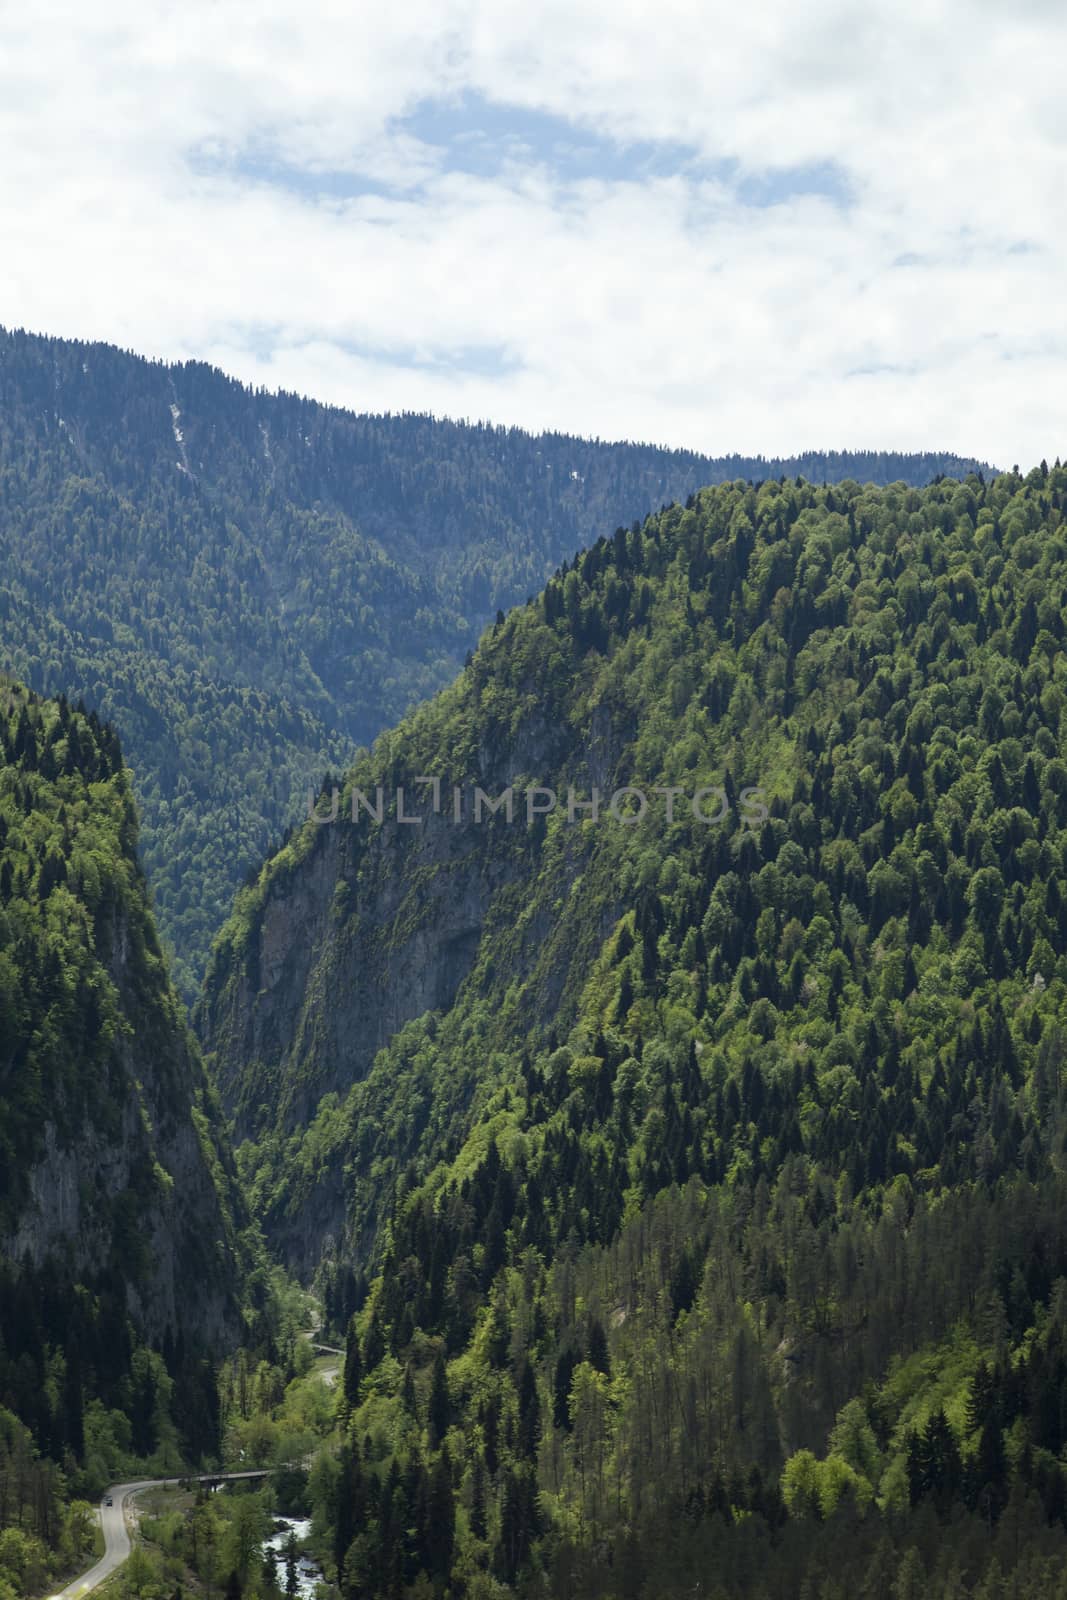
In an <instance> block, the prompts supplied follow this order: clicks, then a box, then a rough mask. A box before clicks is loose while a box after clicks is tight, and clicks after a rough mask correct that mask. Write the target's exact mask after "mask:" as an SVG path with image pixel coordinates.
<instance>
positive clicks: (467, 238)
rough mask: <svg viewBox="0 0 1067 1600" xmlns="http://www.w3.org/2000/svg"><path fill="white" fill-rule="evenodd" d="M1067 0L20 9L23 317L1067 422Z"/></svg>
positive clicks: (411, 393) (4, 30) (445, 386)
mask: <svg viewBox="0 0 1067 1600" xmlns="http://www.w3.org/2000/svg"><path fill="white" fill-rule="evenodd" d="M1065 61H1067V7H1065V6H1064V5H1063V4H1062V3H1061V0H1013V3H1012V5H1011V6H1005V5H1002V4H997V3H994V0H967V3H957V4H951V3H944V0H921V3H919V0H893V3H892V4H884V3H882V0H866V3H863V4H860V3H859V0H850V3H848V4H844V3H841V0H806V3H805V4H804V5H798V4H797V3H796V0H788V3H779V0H763V3H762V4H759V5H739V4H737V3H736V0H735V3H732V4H730V5H729V6H727V5H721V4H710V5H709V4H707V3H706V0H657V3H656V4H655V5H653V4H650V3H647V0H565V3H564V0H527V3H524V4H522V5H518V4H508V5H505V4H501V3H500V0H497V4H495V5H491V4H487V3H482V0H429V3H424V0H405V3H403V4H396V5H392V6H378V5H370V4H364V5H356V4H352V3H351V0H349V3H348V4H345V5H341V4H338V3H335V0H303V3H301V4H299V5H297V4H294V3H292V0H289V3H287V4H284V5H279V4H275V3H273V0H255V3H254V4H246V3H245V0H227V3H225V4H217V3H205V0H187V3H185V4H182V5H180V6H179V5H177V4H173V3H167V4H162V3H155V0H137V3H136V4H132V3H127V0H93V4H92V5H85V4H84V3H83V0H78V3H77V4H76V5H72V4H59V3H56V0H35V3H34V4H33V5H22V6H16V5H8V6H5V7H0V141H2V142H0V149H2V151H3V157H2V159H0V218H2V224H0V226H2V230H3V231H2V235H0V324H3V325H4V326H6V327H9V328H14V327H23V328H28V329H31V330H33V331H36V332H42V333H51V334H61V335H65V336H68V337H76V338H84V339H104V340H108V341H110V342H113V343H116V344H119V345H122V346H124V347H126V348H130V349H133V350H136V351H138V352H140V353H143V354H146V355H151V356H161V357H165V358H168V359H174V360H184V359H188V358H197V359H202V360H207V361H211V362H213V363H215V364H217V365H218V366H220V367H222V368H223V369H224V370H225V371H227V372H229V373H232V374H234V375H235V376H237V377H239V378H242V379H244V380H245V381H247V382H250V383H253V384H257V385H263V386H265V387H267V388H271V389H275V388H285V389H290V390H296V391H297V392H300V393H304V394H309V395H312V396H314V397H315V398H318V399H321V400H326V401H330V402H333V403H336V404H340V405H345V406H348V407H351V408H352V409H354V410H357V411H386V410H389V411H402V410H407V411H432V412H434V413H435V414H436V415H438V416H453V417H469V418H471V419H485V420H490V421H493V422H500V423H508V424H518V425H521V426H524V427H528V428H532V429H535V430H539V429H542V428H551V429H560V430H563V431H567V432H574V433H580V434H585V435H591V436H596V437H600V438H604V439H609V438H610V439H616V438H629V439H638V440H648V441H654V442H656V443H662V444H669V445H674V446H688V447H690V448H693V449H697V450H701V451H705V452H707V453H709V454H711V455H719V454H724V453H727V452H729V451H734V450H736V451H739V452H742V453H745V454H756V453H763V454H766V455H784V454H789V453H792V452H796V451H801V450H806V449H819V448H826V449H841V448H871V449H938V450H956V451H959V452H960V453H963V454H967V455H974V456H978V457H981V458H982V459H985V460H988V461H990V462H992V463H993V464H995V465H997V466H1010V465H1012V464H1013V463H1014V462H1019V463H1020V464H1021V465H1022V466H1023V467H1024V468H1025V467H1027V466H1032V465H1034V464H1035V463H1036V462H1037V461H1039V460H1040V459H1041V458H1042V457H1043V456H1044V457H1047V458H1048V459H1049V460H1050V461H1051V460H1053V459H1054V458H1055V457H1056V456H1057V455H1067V315H1065V305H1067V295H1065V293H1064V287H1065V272H1064V260H1065V257H1067V206H1065V205H1064V203H1063V191H1064V186H1065V183H1064V180H1065V175H1067V173H1065V159H1067V97H1065V96H1064V94H1063V89H1062V79H1063V71H1062V69H1063V65H1064V62H1065Z"/></svg>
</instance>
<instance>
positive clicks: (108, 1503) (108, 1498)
mask: <svg viewBox="0 0 1067 1600" xmlns="http://www.w3.org/2000/svg"><path fill="white" fill-rule="evenodd" d="M114 1503H115V1502H114V1501H113V1500H112V1498H111V1496H110V1495H108V1497H107V1499H106V1500H105V1501H104V1504H105V1505H106V1506H111V1505H114Z"/></svg>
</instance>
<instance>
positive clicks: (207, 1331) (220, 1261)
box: [0, 683, 243, 1346]
mask: <svg viewBox="0 0 1067 1600" xmlns="http://www.w3.org/2000/svg"><path fill="white" fill-rule="evenodd" d="M219 1120H220V1119H219V1116H218V1112H217V1107H215V1105H214V1101H213V1098H212V1096H211V1093H210V1091H209V1089H208V1086H207V1083H206V1080H205V1078H204V1073H203V1067H202V1064H201V1062H200V1058H199V1054H198V1051H197V1047H196V1044H195V1041H194V1040H193V1038H192V1037H191V1035H190V1033H189V1030H188V1027H187V1025H186V1023H185V1020H184V1017H183V1016H182V1013H181V1009H180V1007H179V1004H178V1002H177V1000H176V998H175V995H174V992H173V990H172V988H171V986H170V981H169V978H168V975H167V970H166V966H165V963H164V960H163V956H162V953H161V950H160V947H159V944H158V941H157V938H156V934H155V929H154V927H153V924H152V919H151V914H150V911H149V907H148V900H147V891H146V888H145V884H144V879H143V876H142V874H141V870H140V867H139V865H138V862H137V856H136V816H135V813H134V809H133V804H132V800H131V796H130V791H129V784H128V780H127V776H126V772H125V769H124V767H123V764H122V756H121V752H120V749H119V745H118V741H117V739H116V738H115V736H114V734H113V733H112V731H111V730H110V729H109V728H107V727H106V726H105V727H101V725H100V724H99V723H98V722H97V721H96V719H95V717H89V716H87V715H84V714H83V713H82V712H80V711H73V710H71V709H70V708H69V707H68V706H67V705H66V703H65V702H58V703H56V702H49V701H42V700H38V699H37V698H36V697H34V696H32V695H31V694H29V693H28V692H27V691H25V690H23V689H21V688H20V687H19V686H18V685H16V684H12V683H4V684H2V685H0V1155H2V1160H0V1264H3V1263H5V1262H6V1263H7V1264H8V1270H9V1271H10V1268H11V1266H14V1267H15V1268H17V1269H18V1270H26V1269H32V1270H34V1271H35V1272H37V1273H38V1274H40V1273H45V1274H51V1275H53V1276H55V1275H58V1277H59V1280H60V1281H62V1282H66V1283H68V1284H69V1285H70V1286H71V1289H72V1290H73V1288H74V1286H75V1285H78V1284H84V1285H87V1286H92V1285H93V1284H94V1283H96V1282H98V1281H103V1280H106V1281H107V1282H108V1284H109V1285H110V1287H111V1288H112V1289H114V1288H115V1287H116V1286H120V1287H121V1292H122V1297H123V1299H124V1301H125V1307H126V1312H127V1314H128V1316H129V1318H130V1319H131V1321H132V1324H133V1326H134V1328H135V1329H136V1330H137V1333H138V1335H139V1336H140V1337H143V1338H144V1339H146V1340H148V1341H149V1342H152V1343H155V1344H157V1345H158V1344H161V1343H162V1342H164V1341H165V1340H166V1339H167V1338H168V1337H169V1338H170V1339H172V1340H173V1339H177V1338H178V1337H182V1338H184V1339H186V1340H193V1341H195V1342H196V1343H197V1344H198V1345H200V1346H218V1345H219V1344H220V1343H221V1342H223V1341H225V1340H227V1339H233V1338H236V1335H237V1330H238V1310H237V1295H238V1291H239V1284H240V1268H239V1263H238V1244H237V1229H238V1227H239V1226H240V1224H241V1222H242V1220H243V1217H242V1212H241V1203H240V1200H239V1198H238V1193H237V1187H236V1182H235V1177H234V1173H233V1169H232V1161H231V1160H230V1158H229V1157H228V1156H227V1155H226V1153H225V1151H224V1148H223V1146H222V1145H221V1143H220V1139H219V1134H218V1123H219Z"/></svg>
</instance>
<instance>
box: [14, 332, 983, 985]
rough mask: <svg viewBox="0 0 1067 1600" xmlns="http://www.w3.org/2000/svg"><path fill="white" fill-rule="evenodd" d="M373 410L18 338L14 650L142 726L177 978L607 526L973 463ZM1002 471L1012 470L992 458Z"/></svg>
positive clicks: (48, 687) (137, 748)
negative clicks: (315, 817)
mask: <svg viewBox="0 0 1067 1600" xmlns="http://www.w3.org/2000/svg"><path fill="white" fill-rule="evenodd" d="M980 466H981V464H980V463H977V462H974V461H969V460H963V459H960V458H959V457H956V456H952V455H946V454H937V453H928V454H923V455H913V456H906V455H899V454H892V453H888V454H883V453H875V452H872V453H860V454H856V455H850V454H848V453H832V454H829V455H820V454H819V453H811V454H808V455H805V456H801V457H795V458H790V459H788V460H772V459H768V460H764V459H762V458H760V457H755V458H743V457H740V456H729V457H724V458H718V459H717V458H713V457H709V456H702V455H699V454H697V453H694V452H692V451H680V450H679V451H672V450H666V449H660V448H657V447H653V446H650V445H636V444H625V443H619V444H607V443H602V442H600V441H592V440H583V439H575V438H571V437H568V436H567V435H563V434H556V433H549V434H543V435H540V436H533V435H530V434H527V433H524V432H523V431H522V430H520V429H517V428H497V427H491V426H487V425H485V424H474V425H471V424H467V423H459V422H448V421H438V420H435V419H433V418H430V417H427V416H420V415H400V416H370V415H356V414H353V413H351V412H348V411H342V410H339V409H336V408H332V407H328V406H324V405H319V404H317V403H315V402H313V401H310V400H306V399H300V398H297V397H295V396H292V395H285V394H281V395H272V394H267V393H265V392H263V391H253V390H251V389H248V388H246V387H244V386H243V385H241V384H240V383H238V382H236V381H235V380H233V379H231V378H227V377H226V376H224V375H223V374H222V373H221V372H218V371H217V370H215V369H213V368H211V367H208V366H206V365H204V364H203V363H198V362H187V363H183V364H179V365H171V366H168V365H165V364H163V363H160V362H150V361H146V360H144V359H142V358H139V357H137V356H134V355H131V354H129V353H126V352H123V351H120V350H118V349H116V348H114V347H113V346H109V345H104V344H86V343H79V342H76V341H70V340H60V339H51V338H45V337H40V336H37V335H32V334H27V333H23V332H13V331H2V330H0V665H3V664H7V665H9V666H10V667H11V668H12V669H13V670H14V671H15V672H16V673H17V674H18V675H19V676H21V677H22V678H24V679H25V680H26V681H27V682H29V683H30V684H31V686H32V687H34V688H35V689H37V690H38V691H40V692H42V693H53V694H55V693H60V692H64V693H67V694H68V695H69V696H71V697H72V698H77V697H78V696H84V698H85V699H86V701H87V702H88V704H90V705H91V706H92V707H94V708H95V709H96V710H97V711H98V712H99V714H100V715H101V716H102V717H103V718H105V719H106V720H111V721H114V722H115V723H116V725H117V726H118V727H119V729H120V730H121V733H122V737H123V741H124V747H125V749H126V752H127V758H128V760H129V763H130V766H131V769H132V772H133V776H134V781H135V785H136V790H137V794H138V798H139V802H140V806H141V812H142V825H143V833H142V841H143V849H144V854H145V861H146V864H147V868H148V873H149V878H150V881H151V885H152V889H153V894H154V899H155V905H156V910H157V915H158V918H159V923H160V928H161V931H162V933H163V935H164V937H165V939H166V940H167V941H169V942H170V943H172V944H173V946H174V948H175V950H176V952H177V960H176V963H175V974H176V978H177V980H178V981H179V983H180V985H181V987H182V988H183V990H184V992H185V993H186V995H189V994H191V993H192V991H193V989H194V987H195V984H196V981H197V978H198V975H199V973H200V971H201V968H202V966H203V962H204V959H205V956H206V953H207V949H208V945H209V943H210V940H211V937H212V935H213V934H214V932H215V930H216V928H217V927H218V925H219V924H220V923H221V921H222V918H223V916H224V915H225V912H226V910H227V908H228V905H229V902H230V899H231V896H232V893H233V891H234V889H235V888H236V887H237V885H238V883H239V882H240V880H241V877H242V875H243V874H245V873H246V872H247V871H248V870H249V869H250V868H254V866H255V865H256V863H258V861H259V860H260V859H261V858H262V856H263V854H264V853H265V852H266V851H267V850H268V848H270V847H271V846H274V845H276V844H277V842H278V840H279V837H280V836H281V834H282V832H283V830H284V828H285V827H286V825H287V824H288V823H291V822H293V821H294V820H296V818H297V816H298V814H299V810H300V807H301V804H302V796H303V793H304V791H305V789H306V787H307V785H308V783H309V782H311V781H315V782H317V780H318V779H319V777H321V775H322V773H323V772H324V770H325V769H326V768H328V767H333V768H335V769H337V768H340V767H342V766H344V765H347V763H348V762H349V761H350V760H351V758H352V756H353V754H354V752H355V750H356V748H357V746H359V745H361V744H367V743H369V742H370V740H371V739H372V738H373V737H374V736H375V735H376V734H377V733H378V732H379V731H380V730H381V729H382V728H384V727H386V726H388V725H389V724H391V723H393V722H395V721H396V720H398V719H399V717H400V716H401V715H402V714H403V713H404V712H405V711H406V710H407V709H408V708H409V707H410V706H411V705H412V704H413V703H414V702H416V701H417V700H419V699H423V698H425V697H427V696H428V695H430V694H432V693H433V692H434V691H435V690H437V689H439V688H440V687H442V685H444V684H445V683H446V682H448V681H449V679H450V678H452V677H453V676H454V675H455V673H456V671H457V670H458V669H459V667H460V665H461V663H462V661H463V659H464V657H465V655H466V654H467V652H468V651H469V650H470V649H472V648H473V646H474V645H475V644H476V642H477V639H478V637H479V635H480V633H481V631H482V629H483V628H484V626H485V625H486V624H487V623H489V622H490V621H491V620H492V618H493V616H494V615H495V613H496V612H497V611H498V610H507V609H508V608H509V607H510V606H512V605H514V604H516V603H518V602H520V601H522V600H524V599H525V598H526V597H527V596H528V595H530V594H532V593H536V592H537V591H539V590H540V589H541V587H542V585H543V584H544V582H545V581H546V579H547V578H548V577H549V576H550V575H551V573H552V572H553V571H554V570H555V569H556V568H557V567H558V566H559V564H560V562H561V561H562V560H563V559H565V558H569V557H570V556H572V555H573V554H574V552H575V551H577V550H579V549H581V548H583V547H585V546H587V545H589V544H591V543H592V542H593V541H594V540H595V539H596V538H597V537H598V536H599V535H600V533H601V532H603V530H604V529H605V528H610V527H612V526H614V525H616V524H617V523H624V524H626V525H630V524H631V523H632V522H633V521H634V520H635V519H636V520H639V519H641V518H643V517H644V516H645V515H646V514H647V513H648V512H649V511H652V510H655V509H657V508H658V507H659V506H661V505H663V504H666V503H669V502H671V501H682V500H685V499H686V498H687V497H688V496H689V495H690V494H692V493H694V492H695V491H696V490H698V489H699V488H700V487H701V486H702V485H704V484H707V483H715V482H721V481H723V480H726V479H735V478H748V477H755V478H768V477H777V476H780V475H781V474H783V473H784V474H786V475H788V476H790V477H793V476H796V475H797V474H798V473H799V474H802V475H804V476H806V477H809V478H813V479H816V480H818V481H822V480H823V479H824V478H828V479H837V478H855V479H857V480H861V481H866V480H868V479H869V480H871V481H874V482H877V483H886V482H889V481H893V480H897V479H899V480H902V481H905V482H908V483H911V484H918V483H923V482H926V481H927V480H929V479H930V478H932V477H934V476H936V475H937V474H939V473H945V474H949V475H956V476H962V475H965V474H966V473H967V472H969V471H971V470H973V469H978V468H979V467H980ZM984 471H985V472H986V475H987V476H988V475H989V474H990V473H991V472H992V469H991V468H988V467H986V468H984Z"/></svg>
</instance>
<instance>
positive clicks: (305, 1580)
mask: <svg viewBox="0 0 1067 1600" xmlns="http://www.w3.org/2000/svg"><path fill="white" fill-rule="evenodd" d="M272 1521H273V1522H274V1525H275V1528H276V1529H277V1532H275V1533H273V1534H271V1536H270V1538H269V1539H268V1540H267V1541H266V1543H265V1544H264V1546H263V1554H264V1555H266V1553H267V1551H268V1550H273V1551H274V1553H275V1556H276V1558H277V1562H278V1583H279V1585H280V1587H281V1591H282V1593H283V1594H284V1593H285V1547H286V1545H287V1544H288V1543H289V1535H290V1533H293V1534H295V1535H296V1542H297V1544H299V1543H300V1541H301V1540H302V1539H305V1538H306V1537H307V1535H308V1532H309V1531H310V1528H311V1523H310V1522H308V1521H305V1520H301V1519H300V1518H299V1517H278V1516H275V1517H273V1518H272ZM321 1582H322V1570H321V1568H320V1567H318V1566H317V1565H316V1564H315V1562H314V1561H312V1560H311V1558H310V1557H309V1556H303V1555H302V1556H298V1557H297V1561H296V1592H297V1596H298V1600H314V1596H315V1589H316V1587H317V1586H318V1584H320V1583H321Z"/></svg>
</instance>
